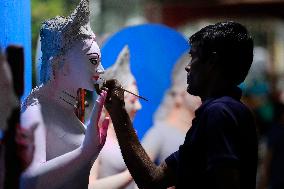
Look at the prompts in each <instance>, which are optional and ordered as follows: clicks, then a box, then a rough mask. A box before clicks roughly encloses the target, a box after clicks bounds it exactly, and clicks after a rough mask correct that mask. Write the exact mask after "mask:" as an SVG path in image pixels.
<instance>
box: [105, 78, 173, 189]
mask: <svg viewBox="0 0 284 189" xmlns="http://www.w3.org/2000/svg"><path fill="white" fill-rule="evenodd" d="M106 87H107V88H108V89H109V93H108V94H109V96H108V97H107V100H106V108H107V110H108V111H109V114H110V116H111V119H112V122H113V125H114V129H115V132H116V135H117V138H118V142H119V145H120V149H121V152H122V156H123V158H124V161H125V162H126V165H127V167H128V169H129V171H130V173H131V175H132V176H133V178H134V180H135V182H136V184H137V185H138V187H139V188H147V189H149V188H155V189H157V188H166V187H168V186H171V185H172V184H173V178H174V177H173V176H174V175H173V174H172V173H173V171H171V170H170V168H169V167H168V166H167V165H166V163H162V164H161V165H160V166H156V165H155V164H154V163H153V162H152V161H151V159H150V158H149V157H148V155H147V153H146V152H145V150H144V149H143V147H142V146H141V144H140V142H139V140H138V137H137V135H136V133H135V130H134V129H133V127H132V123H131V120H130V118H129V116H128V114H127V112H126V110H125V107H124V100H123V99H124V95H123V91H122V90H120V85H119V84H118V83H117V82H116V81H114V80H111V81H110V82H108V83H107V85H106Z"/></svg>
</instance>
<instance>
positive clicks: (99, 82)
mask: <svg viewBox="0 0 284 189" xmlns="http://www.w3.org/2000/svg"><path fill="white" fill-rule="evenodd" d="M105 82H106V80H105V79H103V78H101V77H100V78H99V79H98V80H97V84H96V85H97V86H98V87H99V88H101V87H102V86H103V85H104V84H105ZM120 89H121V90H123V91H125V92H127V93H129V94H132V95H134V96H136V97H138V98H141V99H142V100H145V101H148V99H146V98H145V97H143V96H140V95H138V94H135V93H133V92H131V91H129V90H126V89H124V88H122V87H120Z"/></svg>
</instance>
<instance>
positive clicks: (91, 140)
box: [82, 90, 109, 156]
mask: <svg viewBox="0 0 284 189" xmlns="http://www.w3.org/2000/svg"><path fill="white" fill-rule="evenodd" d="M106 97H107V92H106V91H104V90H103V91H102V92H101V94H100V95H99V96H98V98H97V100H96V102H95V105H94V108H93V110H92V114H91V119H90V124H89V125H88V127H87V130H86V135H85V139H84V141H83V144H82V148H83V151H85V152H87V153H90V154H91V155H92V156H96V155H98V154H99V152H100V151H101V149H102V147H103V145H104V143H105V140H106V136H107V129H108V125H109V118H108V117H106V118H105V119H104V121H103V122H102V125H101V127H99V125H98V122H99V119H100V116H101V112H102V108H103V105H104V103H105V99H106Z"/></svg>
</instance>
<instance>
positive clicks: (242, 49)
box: [105, 22, 257, 189]
mask: <svg viewBox="0 0 284 189" xmlns="http://www.w3.org/2000/svg"><path fill="white" fill-rule="evenodd" d="M190 43H191V46H192V48H191V50H190V52H189V54H190V55H191V58H192V59H191V62H190V63H189V64H188V66H187V67H186V71H187V72H188V75H187V83H188V88H187V92H188V93H189V94H192V95H196V96H200V97H201V99H202V105H201V106H200V108H199V109H197V110H196V112H195V115H196V117H195V119H194V120H193V122H192V127H191V129H190V130H189V131H188V132H187V135H186V137H185V141H184V144H183V145H181V146H180V148H179V150H178V151H177V152H175V153H173V154H172V155H171V156H169V157H168V158H167V159H166V160H165V162H164V163H162V164H161V165H160V166H155V164H154V163H153V162H151V160H150V159H149V157H148V156H147V154H146V153H145V151H144V149H143V148H142V147H141V145H140V143H139V141H138V138H137V136H136V134H135V130H134V129H133V127H132V123H131V121H130V119H129V116H128V115H127V113H126V110H125V107H124V101H123V91H122V90H121V89H120V84H119V83H118V82H117V81H115V80H110V81H108V82H107V83H106V85H105V87H107V88H108V89H109V92H108V95H109V97H108V99H107V102H106V107H107V109H108V111H109V113H110V116H111V119H112V121H113V125H114V128H115V131H116V134H117V137H118V141H119V145H120V148H121V152H122V155H123V157H124V160H125V162H126V164H127V166H128V169H129V171H130V172H131V174H132V176H133V178H134V180H135V182H136V183H137V185H138V187H139V188H147V189H149V188H155V189H157V188H167V187H169V186H176V188H178V189H180V188H190V189H197V188H198V189H205V188H210V189H223V188H224V189H235V188H236V189H237V188H241V189H254V188H255V175H256V161H257V140H256V129H255V125H254V120H253V117H252V114H251V112H250V111H249V110H248V108H247V107H246V106H245V105H244V104H242V103H241V102H240V98H241V90H240V89H239V88H238V87H237V85H239V84H240V83H241V82H243V81H244V79H245V77H246V75H247V73H248V70H249V68H250V66H251V63H252V59H253V40H252V38H251V37H250V36H249V34H248V32H247V30H246V28H245V27H244V26H242V25H241V24H239V23H236V22H222V23H217V24H215V25H209V26H207V27H205V28H203V29H201V30H200V31H198V32H197V33H195V34H194V35H193V36H191V37H190ZM118 112H119V113H118Z"/></svg>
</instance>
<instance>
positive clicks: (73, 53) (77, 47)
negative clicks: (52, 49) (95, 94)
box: [65, 38, 104, 91]
mask: <svg viewBox="0 0 284 189" xmlns="http://www.w3.org/2000/svg"><path fill="white" fill-rule="evenodd" d="M65 57H66V63H67V64H68V65H69V66H68V69H67V70H68V73H69V74H68V75H69V76H70V77H69V79H70V82H72V83H70V84H71V85H72V86H74V87H77V88H83V89H87V90H90V91H93V90H94V84H96V81H97V80H98V78H99V76H100V74H103V73H104V68H103V66H102V65H101V51H100V48H99V46H98V44H97V42H96V41H95V38H93V39H86V40H83V41H78V42H76V43H75V44H74V46H73V48H71V49H70V50H69V51H68V52H67V54H66V55H65Z"/></svg>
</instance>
